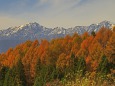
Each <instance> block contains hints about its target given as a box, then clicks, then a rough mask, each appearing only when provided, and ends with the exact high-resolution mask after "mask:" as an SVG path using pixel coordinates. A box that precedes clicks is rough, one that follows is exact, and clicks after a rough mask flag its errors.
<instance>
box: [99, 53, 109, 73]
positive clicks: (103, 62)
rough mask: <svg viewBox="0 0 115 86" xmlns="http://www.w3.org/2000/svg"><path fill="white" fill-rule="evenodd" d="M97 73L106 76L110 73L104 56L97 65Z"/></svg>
mask: <svg viewBox="0 0 115 86" xmlns="http://www.w3.org/2000/svg"><path fill="white" fill-rule="evenodd" d="M97 72H100V73H105V74H107V73H108V72H110V67H109V62H108V59H107V57H106V56H105V55H103V56H102V58H101V61H100V63H99V65H98V68H97Z"/></svg>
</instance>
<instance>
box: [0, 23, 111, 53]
mask: <svg viewBox="0 0 115 86" xmlns="http://www.w3.org/2000/svg"><path fill="white" fill-rule="evenodd" d="M112 25H113V23H111V22H109V21H102V22H100V23H98V24H91V25H89V26H75V27H73V28H63V27H56V28H46V27H44V26H41V25H39V24H38V23H36V22H34V23H29V24H26V25H22V26H19V27H10V28H8V29H6V30H0V52H2V51H5V50H6V49H8V48H9V47H12V46H15V45H17V44H19V43H21V42H24V41H25V40H34V39H38V40H40V39H47V40H51V39H53V38H58V37H64V36H65V35H67V34H69V35H72V34H74V33H75V32H76V33H78V34H83V33H84V32H86V31H87V32H88V33H91V32H92V31H95V32H97V31H98V30H99V29H100V28H101V27H103V26H104V27H106V28H111V27H112Z"/></svg>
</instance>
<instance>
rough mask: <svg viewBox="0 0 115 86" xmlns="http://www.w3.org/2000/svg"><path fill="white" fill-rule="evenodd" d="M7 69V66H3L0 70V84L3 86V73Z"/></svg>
mask: <svg viewBox="0 0 115 86" xmlns="http://www.w3.org/2000/svg"><path fill="white" fill-rule="evenodd" d="M7 71H8V67H5V66H3V67H2V69H1V70H0V86H3V83H4V80H5V74H6V73H7Z"/></svg>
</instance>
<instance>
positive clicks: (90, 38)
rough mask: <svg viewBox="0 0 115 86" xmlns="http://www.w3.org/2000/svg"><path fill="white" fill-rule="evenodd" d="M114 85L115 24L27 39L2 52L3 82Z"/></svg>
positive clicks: (5, 85)
mask: <svg viewBox="0 0 115 86" xmlns="http://www.w3.org/2000/svg"><path fill="white" fill-rule="evenodd" d="M114 85H115V28H113V29H112V30H110V29H107V28H104V27H102V28H101V29H100V30H99V31H98V32H96V33H95V32H92V33H91V34H88V33H87V32H85V33H84V34H82V35H78V34H77V33H74V34H73V35H71V36H70V35H67V36H65V37H63V38H56V39H52V40H50V41H48V40H46V39H42V40H39V41H38V40H34V41H30V40H27V41H26V42H25V43H22V44H19V45H17V46H16V47H15V48H10V49H9V50H8V51H7V52H5V53H1V54H0V86H114Z"/></svg>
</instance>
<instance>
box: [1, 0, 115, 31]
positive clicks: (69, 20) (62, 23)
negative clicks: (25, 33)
mask: <svg viewBox="0 0 115 86" xmlns="http://www.w3.org/2000/svg"><path fill="white" fill-rule="evenodd" d="M103 20H109V21H111V22H115V0H0V29H6V28H8V27H12V26H19V25H23V24H26V23H29V22H38V23H39V24H41V25H43V26H46V27H52V28H53V27H56V26H59V27H65V28H68V27H74V26H77V25H90V24H91V23H98V22H100V21H103Z"/></svg>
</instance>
